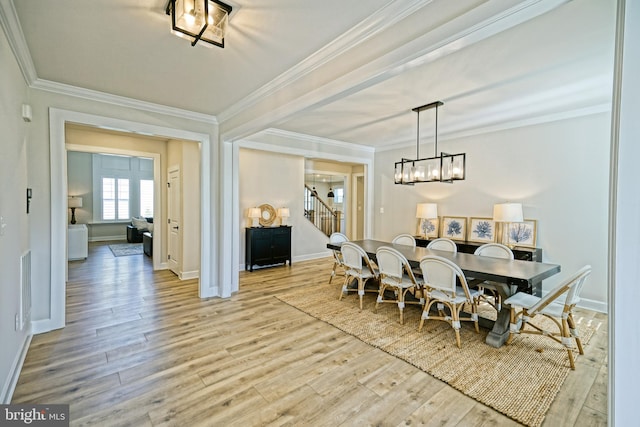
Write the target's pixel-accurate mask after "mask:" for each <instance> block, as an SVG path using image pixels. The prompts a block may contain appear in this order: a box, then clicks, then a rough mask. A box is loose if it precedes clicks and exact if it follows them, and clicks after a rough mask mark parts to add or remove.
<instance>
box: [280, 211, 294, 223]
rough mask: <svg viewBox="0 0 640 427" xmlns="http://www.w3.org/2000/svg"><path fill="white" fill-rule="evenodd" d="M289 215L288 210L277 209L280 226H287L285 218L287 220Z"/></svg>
mask: <svg viewBox="0 0 640 427" xmlns="http://www.w3.org/2000/svg"><path fill="white" fill-rule="evenodd" d="M290 215H291V214H290V213H289V208H278V216H279V217H280V225H287V218H289V216H290Z"/></svg>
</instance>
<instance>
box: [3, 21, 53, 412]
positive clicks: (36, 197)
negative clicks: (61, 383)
mask: <svg viewBox="0 0 640 427" xmlns="http://www.w3.org/2000/svg"><path fill="white" fill-rule="evenodd" d="M0 76H2V78H1V79H0V94H1V95H0V129H2V142H0V145H1V146H2V154H1V155H0V217H2V219H1V220H0V227H2V225H3V224H5V225H6V226H5V227H3V228H1V229H0V230H2V232H1V233H0V343H2V344H1V345H0V403H8V402H7V399H8V397H9V396H8V394H9V393H11V392H12V388H13V387H14V385H15V384H14V382H13V380H14V378H12V376H13V374H14V373H15V369H16V366H17V365H18V363H19V360H20V357H21V354H22V349H23V348H25V345H26V342H27V340H28V332H29V331H28V328H29V327H30V326H29V325H27V327H26V328H25V329H24V330H20V331H16V330H15V329H14V316H15V315H16V314H17V313H18V312H19V310H20V257H21V255H22V254H23V253H24V252H25V251H26V250H28V249H29V247H30V246H29V223H30V222H31V221H32V220H33V215H31V214H29V215H27V213H26V190H27V187H29V186H30V185H31V182H30V180H29V179H28V178H27V173H28V172H27V158H28V156H29V149H28V146H29V145H30V144H32V143H33V142H34V141H33V139H32V134H31V132H30V129H31V127H32V124H28V123H25V122H24V121H23V120H22V117H21V108H22V104H23V103H28V102H29V99H28V96H27V87H26V85H25V83H24V80H23V79H22V74H21V73H20V69H19V68H18V65H17V63H16V61H15V59H14V57H13V54H12V53H11V49H10V48H9V45H8V43H7V40H6V38H5V34H4V32H3V31H0ZM44 200H46V195H45V194H43V193H42V192H38V191H37V190H34V191H33V199H32V201H31V212H34V211H38V210H41V209H44V207H45V204H44ZM34 265H35V264H34ZM15 379H17V378H15Z"/></svg>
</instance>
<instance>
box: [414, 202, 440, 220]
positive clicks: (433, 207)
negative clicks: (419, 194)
mask: <svg viewBox="0 0 640 427" xmlns="http://www.w3.org/2000/svg"><path fill="white" fill-rule="evenodd" d="M416 218H422V219H435V218H438V205H437V204H435V203H418V207H417V208H416Z"/></svg>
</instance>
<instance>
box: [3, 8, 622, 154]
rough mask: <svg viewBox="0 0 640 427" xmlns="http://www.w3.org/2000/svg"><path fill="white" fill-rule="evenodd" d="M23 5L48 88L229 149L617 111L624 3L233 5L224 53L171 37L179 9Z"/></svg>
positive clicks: (395, 141)
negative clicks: (432, 108) (215, 127)
mask: <svg viewBox="0 0 640 427" xmlns="http://www.w3.org/2000/svg"><path fill="white" fill-rule="evenodd" d="M0 1H1V2H3V3H4V4H5V5H6V4H8V3H9V2H10V0H0ZM13 4H14V6H15V11H16V12H17V17H18V20H19V23H20V26H21V29H22V34H23V36H24V40H26V45H27V46H28V52H29V55H30V57H31V60H32V62H33V67H34V69H35V70H34V72H35V75H36V79H35V80H36V82H38V81H39V82H43V81H44V82H47V83H50V82H54V83H62V84H65V85H71V86H74V87H78V88H84V89H90V90H94V91H99V92H104V93H108V94H113V95H118V96H122V97H127V98H133V99H137V100H140V101H145V102H150V103H155V104H159V105H163V106H169V107H174V108H179V109H184V110H188V111H193V112H197V113H202V114H207V115H212V116H216V117H217V119H218V121H219V122H220V125H221V129H222V131H223V135H225V136H226V137H227V138H229V139H234V138H241V137H244V136H247V135H248V134H251V133H254V132H256V131H259V130H261V129H264V128H277V129H281V130H285V131H291V132H296V133H302V134H306V135H313V136H318V137H323V138H329V139H334V140H338V141H344V142H351V143H357V144H362V145H369V146H374V147H376V148H377V149H384V148H391V147H395V146H403V145H407V144H410V143H411V141H413V143H415V125H416V116H415V113H413V112H411V108H413V107H417V106H419V105H422V104H426V103H429V102H432V101H435V100H442V101H444V103H445V105H444V106H443V107H442V108H441V110H440V127H439V134H440V136H441V137H443V136H444V137H445V138H446V137H447V136H453V135H464V134H468V133H473V132H478V131H481V130H486V129H493V128H497V127H500V126H503V127H504V126H514V125H517V124H518V123H535V122H536V121H544V120H551V119H553V118H557V117H567V116H572V115H581V114H588V113H591V112H594V111H602V109H603V108H605V109H606V108H608V104H609V103H610V96H611V82H612V73H613V71H612V70H613V45H614V27H615V0H597V1H594V0H573V1H565V0H499V1H498V0H484V1H483V0H457V1H455V2H451V1H447V0H394V1H390V0H367V1H358V0H351V1H345V0H323V1H321V2H319V1H312V0H269V1H264V0H236V1H233V2H230V4H231V5H232V6H233V7H234V12H233V13H232V15H231V22H230V28H229V30H228V34H227V38H226V41H225V43H226V46H225V48H224V49H220V48H217V47H212V48H205V47H201V46H196V47H191V46H190V44H189V42H188V41H186V40H184V39H181V38H178V37H176V36H174V35H173V34H171V33H170V31H169V29H170V18H169V17H168V16H167V15H166V14H165V12H164V10H165V8H166V4H167V0H92V1H86V0H56V1H42V0H13ZM3 9H4V10H6V7H4V8H3ZM36 86H37V85H36ZM425 116H426V117H425ZM421 117H425V122H424V124H421V126H422V132H421V134H422V135H423V137H425V138H429V137H430V135H431V134H432V130H431V126H432V125H431V122H432V118H431V117H429V113H428V112H426V113H424V115H421Z"/></svg>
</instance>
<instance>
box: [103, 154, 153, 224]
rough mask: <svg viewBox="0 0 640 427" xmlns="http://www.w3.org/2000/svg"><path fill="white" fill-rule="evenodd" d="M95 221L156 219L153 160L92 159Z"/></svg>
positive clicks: (107, 157)
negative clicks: (137, 218)
mask: <svg viewBox="0 0 640 427" xmlns="http://www.w3.org/2000/svg"><path fill="white" fill-rule="evenodd" d="M91 156H92V160H91V162H92V163H91V166H92V169H93V171H92V175H93V206H94V207H95V209H93V221H95V222H97V223H99V222H120V221H122V222H124V221H127V220H129V219H131V218H132V217H140V216H144V217H146V218H153V213H154V212H153V205H154V197H153V196H154V180H153V171H154V160H153V159H150V158H145V157H131V156H122V155H115V154H98V153H94V154H92V155H91Z"/></svg>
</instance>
